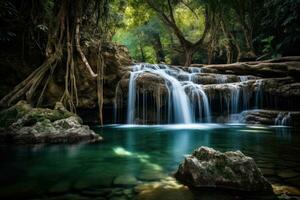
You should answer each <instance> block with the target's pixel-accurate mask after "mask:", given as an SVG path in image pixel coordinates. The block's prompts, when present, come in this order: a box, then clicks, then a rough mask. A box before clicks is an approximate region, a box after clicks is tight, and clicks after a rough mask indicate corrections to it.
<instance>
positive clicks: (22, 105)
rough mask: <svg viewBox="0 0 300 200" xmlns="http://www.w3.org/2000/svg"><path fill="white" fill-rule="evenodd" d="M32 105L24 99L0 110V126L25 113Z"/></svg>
mask: <svg viewBox="0 0 300 200" xmlns="http://www.w3.org/2000/svg"><path fill="white" fill-rule="evenodd" d="M30 110H32V107H31V105H30V104H28V103H27V102H26V101H19V102H18V103H17V104H16V105H14V106H12V107H10V108H8V109H6V110H3V111H1V112H0V127H8V126H10V125H11V124H13V123H14V122H16V121H17V120H18V119H19V118H21V117H23V116H24V115H26V114H27V113H28V112H29V111H30Z"/></svg>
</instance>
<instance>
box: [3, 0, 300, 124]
mask: <svg viewBox="0 0 300 200" xmlns="http://www.w3.org/2000/svg"><path fill="white" fill-rule="evenodd" d="M299 10H300V0H286V1H282V0H247V1H244V0H160V1H156V0H88V1H84V0H32V1H19V0H2V1H0V22H1V23H0V24H1V29H0V42H1V47H2V48H1V60H2V63H3V64H2V65H3V66H4V67H3V70H4V71H5V70H9V69H10V67H7V66H11V65H14V66H21V67H19V68H20V69H22V66H24V65H23V64H24V63H26V64H27V66H28V65H30V66H31V67H30V70H29V72H30V73H29V72H28V73H23V77H17V76H18V74H19V73H17V75H16V77H17V78H16V79H21V80H23V78H24V77H27V78H26V79H25V80H23V81H22V82H21V83H20V84H18V85H17V86H16V84H15V82H17V81H18V82H19V81H20V80H14V81H11V85H13V86H16V87H14V89H12V90H11V89H8V91H9V93H8V94H5V95H4V94H1V95H2V96H3V98H2V99H1V101H0V104H1V105H5V106H7V105H11V104H12V103H15V102H16V101H17V100H19V99H26V100H27V101H28V102H29V103H31V104H33V105H36V106H39V105H42V104H43V103H44V104H45V102H46V101H47V98H44V94H46V93H47V92H46V91H47V90H49V85H50V84H49V83H53V82H55V83H57V84H56V85H57V86H58V87H61V86H62V85H63V88H60V90H59V91H63V92H62V94H60V93H59V92H55V95H56V96H59V97H57V99H58V100H59V101H60V102H62V103H63V104H64V105H65V107H66V108H68V109H69V110H70V111H73V112H76V108H77V107H78V104H79V103H78V102H79V98H78V88H77V86H78V85H79V84H78V78H79V77H81V78H82V77H83V79H84V82H88V81H91V82H93V84H92V85H95V86H96V87H97V89H95V92H97V102H98V105H97V106H98V107H99V113H100V114H99V118H100V122H101V124H102V107H103V102H104V100H103V91H104V86H103V85H104V82H105V81H104V74H105V70H109V66H106V64H105V62H106V60H105V59H104V55H105V51H106V50H107V49H110V50H111V49H113V48H111V46H113V45H115V46H116V45H124V46H125V47H124V46H123V47H124V48H128V50H129V53H130V55H131V57H132V59H133V61H134V62H149V63H166V64H173V65H184V66H190V65H191V64H193V63H200V64H201V63H203V64H211V63H233V62H239V61H250V60H265V59H269V58H277V57H281V56H295V55H299V49H300V20H299V15H300V13H299V12H298V11H299ZM109 44H113V45H109ZM91 47H93V48H91ZM91 52H92V53H94V54H93V57H92V59H88V56H87V55H88V54H89V53H91ZM111 52H113V51H112V50H111ZM114 53H115V54H117V53H116V51H115V52H114ZM126 53H127V51H126ZM108 54H109V53H108ZM10 57H12V59H11V58H10ZM125 57H126V56H125ZM16 58H17V59H16ZM119 58H120V57H119ZM123 58H124V56H123ZM116 60H117V59H114V61H116ZM128 60H130V58H128ZM13 62H16V63H13ZM116 62H118V61H116ZM126 63H127V64H128V63H132V62H131V60H130V62H126ZM117 65H121V64H120V63H117ZM82 66H83V67H82ZM5 67H6V68H5ZM4 68H5V69H4ZM19 68H18V69H19ZM111 70H112V69H111ZM110 73H116V72H115V71H114V72H110ZM83 74H84V75H83ZM25 75H26V76H25ZM114 76H117V75H116V74H114ZM62 77H63V78H62ZM6 85H9V84H6ZM52 85H53V84H52ZM7 88H9V87H7ZM50 89H51V88H50ZM3 91H4V90H3ZM57 99H56V100H57Z"/></svg>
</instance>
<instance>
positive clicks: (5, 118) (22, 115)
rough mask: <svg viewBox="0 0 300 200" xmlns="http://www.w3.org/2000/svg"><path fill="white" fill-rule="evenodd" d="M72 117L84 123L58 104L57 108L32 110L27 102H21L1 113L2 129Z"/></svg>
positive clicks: (0, 124) (0, 123) (0, 125)
mask: <svg viewBox="0 0 300 200" xmlns="http://www.w3.org/2000/svg"><path fill="white" fill-rule="evenodd" d="M71 116H75V117H77V118H78V121H79V122H80V123H82V120H81V119H80V118H79V117H78V116H77V115H75V114H74V113H71V112H69V111H67V110H66V109H65V108H64V107H63V105H62V104H61V103H59V102H58V103H56V106H55V108H54V109H53V110H52V109H48V108H32V107H31V105H30V104H28V103H27V102H26V101H19V102H18V103H17V104H16V105H14V106H12V107H10V108H8V109H6V110H3V111H2V112H0V127H9V126H10V125H12V124H13V123H16V122H17V123H16V125H17V126H32V125H34V124H36V123H37V122H44V121H45V120H46V119H47V120H50V122H54V121H56V120H60V119H65V118H68V117H71Z"/></svg>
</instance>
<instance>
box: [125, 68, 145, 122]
mask: <svg viewBox="0 0 300 200" xmlns="http://www.w3.org/2000/svg"><path fill="white" fill-rule="evenodd" d="M141 67H142V66H141V65H135V66H133V72H130V78H129V86H128V103H127V105H128V106H127V124H134V117H135V101H136V78H137V77H138V75H139V74H140V73H141Z"/></svg>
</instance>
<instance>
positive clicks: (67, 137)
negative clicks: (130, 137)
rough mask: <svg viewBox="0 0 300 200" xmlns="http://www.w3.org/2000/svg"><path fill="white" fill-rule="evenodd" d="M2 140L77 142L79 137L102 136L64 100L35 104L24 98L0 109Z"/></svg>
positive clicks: (80, 139)
mask: <svg viewBox="0 0 300 200" xmlns="http://www.w3.org/2000/svg"><path fill="white" fill-rule="evenodd" d="M0 124H1V127H2V128H1V132H0V142H5V143H19V144H36V143H74V142H80V141H99V140H101V137H100V136H99V135H97V134H95V133H94V132H93V131H92V130H91V129H90V128H89V127H88V126H84V125H82V120H81V119H80V118H79V117H78V116H77V115H75V114H73V113H71V112H68V111H67V110H66V109H65V108H64V107H63V106H62V104H61V103H57V104H56V106H55V108H54V109H53V110H52V109H46V108H32V107H31V106H30V105H29V104H27V103H26V102H24V101H21V102H18V103H17V104H16V105H15V106H12V107H11V108H9V109H7V110H4V111H2V112H1V113H0Z"/></svg>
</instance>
